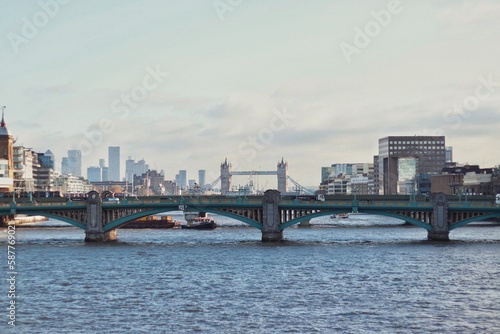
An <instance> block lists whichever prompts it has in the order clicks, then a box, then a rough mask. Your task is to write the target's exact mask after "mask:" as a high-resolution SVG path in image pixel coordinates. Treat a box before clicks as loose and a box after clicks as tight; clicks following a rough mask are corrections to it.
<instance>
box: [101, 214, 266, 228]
mask: <svg viewBox="0 0 500 334" xmlns="http://www.w3.org/2000/svg"><path fill="white" fill-rule="evenodd" d="M170 211H179V209H177V208H161V209H151V210H146V211H141V212H137V213H134V214H131V215H128V216H126V217H122V218H119V219H117V220H114V221H112V222H110V223H108V224H106V225H104V231H105V232H107V231H111V230H114V229H116V228H120V227H122V226H123V225H125V224H127V223H129V222H130V221H131V220H134V219H138V218H142V217H146V216H149V215H154V214H157V213H162V212H170ZM203 212H209V213H214V214H217V215H221V216H225V217H228V218H232V219H236V220H238V221H241V222H243V223H245V224H247V225H250V226H252V227H255V228H257V229H259V230H262V225H261V224H259V223H258V222H256V221H255V220H252V219H249V218H246V217H243V216H239V215H237V214H234V213H230V212H225V211H221V210H214V209H210V208H203Z"/></svg>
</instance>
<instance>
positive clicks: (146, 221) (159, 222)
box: [122, 215, 181, 228]
mask: <svg viewBox="0 0 500 334" xmlns="http://www.w3.org/2000/svg"><path fill="white" fill-rule="evenodd" d="M180 225H181V223H180V222H178V221H177V220H173V219H172V216H162V215H152V216H146V217H141V218H138V219H135V220H132V221H131V222H129V223H127V224H125V225H123V226H122V228H176V227H179V226H180Z"/></svg>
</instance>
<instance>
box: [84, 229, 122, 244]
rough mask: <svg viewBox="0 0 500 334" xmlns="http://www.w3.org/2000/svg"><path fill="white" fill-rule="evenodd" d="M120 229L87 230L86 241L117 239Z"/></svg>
mask: <svg viewBox="0 0 500 334" xmlns="http://www.w3.org/2000/svg"><path fill="white" fill-rule="evenodd" d="M117 232H118V229H114V230H111V231H107V232H87V231H85V241H86V242H101V241H115V240H116V239H117V238H118V233H117Z"/></svg>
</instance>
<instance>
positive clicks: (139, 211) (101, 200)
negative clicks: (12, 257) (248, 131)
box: [0, 190, 500, 242]
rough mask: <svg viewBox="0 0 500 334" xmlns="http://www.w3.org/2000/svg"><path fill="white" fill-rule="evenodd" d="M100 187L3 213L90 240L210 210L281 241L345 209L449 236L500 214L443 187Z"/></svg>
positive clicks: (11, 206)
mask: <svg viewBox="0 0 500 334" xmlns="http://www.w3.org/2000/svg"><path fill="white" fill-rule="evenodd" d="M103 195H104V193H103V194H100V193H98V192H96V191H91V192H89V193H88V196H87V199H86V200H85V201H78V202H72V201H66V200H65V199H64V198H53V199H52V198H46V199H44V201H43V202H34V201H29V202H25V203H16V202H15V201H12V202H10V203H4V204H0V216H3V217H4V218H5V217H7V216H9V215H14V214H25V215H28V216H45V217H48V218H53V219H57V220H61V221H64V222H66V223H69V224H71V225H74V226H76V227H78V228H81V229H82V230H84V231H85V240H86V241H108V240H115V239H116V238H117V230H118V229H119V228H120V227H121V226H123V225H125V224H126V223H128V222H130V221H131V220H134V219H137V218H140V217H144V216H148V215H152V214H157V213H161V212H168V211H177V210H182V211H184V212H185V214H186V216H188V215H193V214H198V213H199V212H209V213H214V214H219V215H223V216H226V217H230V218H233V219H236V220H239V221H241V222H243V223H245V224H247V225H250V226H252V227H255V228H257V229H259V230H260V231H261V232H262V241H264V242H266V241H280V240H282V239H283V231H284V230H285V229H286V228H288V227H291V226H293V225H296V224H301V225H307V224H308V222H309V221H310V220H311V219H312V218H316V217H320V216H326V215H332V214H337V213H346V212H359V213H367V214H374V215H383V216H388V217H393V218H398V219H401V220H404V221H406V222H408V223H410V224H413V225H415V226H418V227H421V228H424V229H426V230H427V231H428V238H429V239H432V240H449V232H450V231H451V230H453V229H456V228H459V227H462V226H465V225H467V224H470V223H473V222H476V221H482V220H488V219H492V218H497V217H500V206H499V205H495V204H494V202H491V201H488V202H486V201H483V202H468V201H465V202H462V201H448V198H447V196H446V195H445V194H443V193H436V194H432V196H431V197H430V199H429V200H420V201H417V200H415V199H413V200H409V201H408V200H394V198H393V196H382V195H381V196H372V199H370V200H358V199H356V197H354V199H349V200H326V201H317V200H314V199H313V198H314V197H310V198H305V197H307V196H302V197H297V198H293V196H291V197H288V196H287V197H282V196H281V194H280V192H279V191H277V190H267V191H266V192H265V193H264V195H263V196H248V197H225V196H197V197H183V196H176V197H156V196H151V197H143V198H124V199H122V200H120V201H107V200H106V198H105V197H104V196H103Z"/></svg>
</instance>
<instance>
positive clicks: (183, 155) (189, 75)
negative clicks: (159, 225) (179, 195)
mask: <svg viewBox="0 0 500 334" xmlns="http://www.w3.org/2000/svg"><path fill="white" fill-rule="evenodd" d="M0 2H1V6H2V11H1V13H0V18H1V20H0V31H1V34H0V35H1V42H0V43H1V44H0V57H1V60H2V62H1V64H2V65H1V67H0V77H1V80H0V105H5V106H7V108H6V122H7V126H8V128H9V130H10V131H11V132H12V133H13V134H14V135H15V137H17V138H18V143H21V144H24V145H25V146H27V147H32V148H33V149H35V150H37V151H41V152H44V151H46V150H47V149H50V150H52V151H53V152H54V154H55V155H56V163H57V165H58V169H60V162H61V158H62V157H63V156H65V155H67V150H68V149H74V148H78V149H81V150H82V152H83V155H84V167H86V166H88V165H97V164H98V160H99V158H106V159H107V147H108V146H115V145H118V146H121V154H122V158H123V160H125V159H126V158H127V157H128V156H132V157H133V158H134V159H136V160H139V159H142V158H144V159H145V160H146V161H147V162H148V163H149V164H150V166H151V168H155V169H158V170H161V169H163V170H164V171H165V173H166V177H167V178H168V179H173V178H174V176H175V174H176V173H177V172H178V170H179V169H187V170H188V178H196V177H197V175H196V172H197V170H198V169H206V170H207V179H208V180H207V181H211V180H212V179H214V178H216V177H217V176H218V175H219V166H220V163H221V161H223V160H224V159H225V158H226V157H227V159H228V160H229V161H230V162H232V164H233V168H234V169H238V170H276V164H277V162H278V161H279V160H281V158H282V157H283V158H284V159H285V160H286V161H288V164H289V175H290V176H291V177H293V178H294V179H295V180H297V181H299V182H300V183H301V184H303V185H306V186H310V185H318V184H319V182H320V178H321V167H322V166H329V165H331V164H332V163H338V162H371V161H372V160H373V155H376V154H377V153H378V139H379V138H382V137H385V136H390V135H445V136H446V145H449V146H453V150H454V160H455V161H457V162H461V163H466V162H468V163H471V164H480V165H481V166H483V167H492V166H494V165H497V164H499V163H500V159H499V156H500V146H499V145H498V142H499V139H500V134H499V129H500V128H499V124H500V104H499V101H500V68H499V67H500V43H499V41H500V2H499V1H401V2H398V1H395V2H394V1H392V2H391V1H333V0H325V1H322V0H316V1H305V0H303V1H294V0H282V1H281V0H274V1H272V0H246V1H240V0H218V1H213V0H198V1H194V0H193V1H188V0H179V1H160V0H158V1H153V0H141V1H126V0H115V1H96V0H86V1H76V0H73V1H68V0H64V1H63V0H59V1H56V0H39V1H15V0H1V1H0ZM123 169H124V168H123ZM122 174H124V170H122ZM238 182H241V183H244V181H238ZM269 186H271V187H276V185H272V184H271V185H269Z"/></svg>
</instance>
